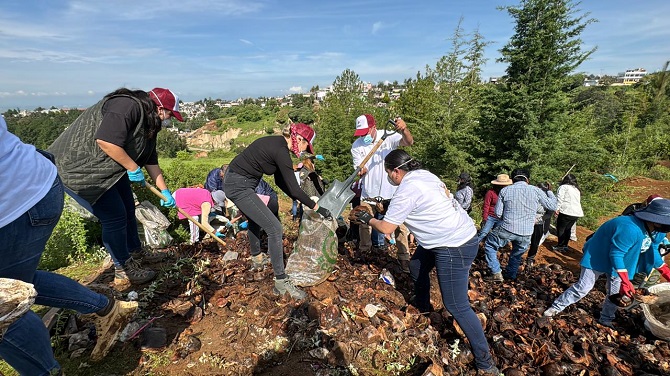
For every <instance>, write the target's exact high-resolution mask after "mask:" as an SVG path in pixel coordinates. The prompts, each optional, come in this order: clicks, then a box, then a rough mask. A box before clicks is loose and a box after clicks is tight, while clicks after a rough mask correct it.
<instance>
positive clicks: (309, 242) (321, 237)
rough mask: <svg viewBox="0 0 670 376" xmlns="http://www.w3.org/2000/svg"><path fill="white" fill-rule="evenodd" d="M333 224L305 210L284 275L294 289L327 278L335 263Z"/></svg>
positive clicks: (315, 283)
mask: <svg viewBox="0 0 670 376" xmlns="http://www.w3.org/2000/svg"><path fill="white" fill-rule="evenodd" d="M336 230H337V221H336V220H335V219H325V218H323V217H322V216H320V215H319V214H318V213H316V212H315V211H313V210H311V209H309V208H305V212H304V214H303V216H302V221H301V222H300V230H299V232H298V240H297V241H296V242H295V244H294V246H293V253H291V255H290V256H289V258H288V262H287V264H286V274H288V275H289V277H290V278H291V280H292V281H293V282H294V283H295V284H296V285H298V286H303V287H304V286H315V285H318V284H319V283H321V282H323V281H325V280H326V278H328V275H329V274H330V272H332V271H333V267H334V266H335V263H337V235H335V231H336Z"/></svg>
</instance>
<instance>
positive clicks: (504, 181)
mask: <svg viewBox="0 0 670 376" xmlns="http://www.w3.org/2000/svg"><path fill="white" fill-rule="evenodd" d="M512 183H513V182H512V179H510V178H509V175H507V174H500V175H498V176H497V177H496V180H491V184H495V185H511V184H512Z"/></svg>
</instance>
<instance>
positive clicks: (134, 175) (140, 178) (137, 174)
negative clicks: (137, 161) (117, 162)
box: [126, 167, 145, 186]
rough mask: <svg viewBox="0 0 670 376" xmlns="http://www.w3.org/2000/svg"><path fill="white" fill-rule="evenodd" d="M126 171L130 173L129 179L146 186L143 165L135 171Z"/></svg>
mask: <svg viewBox="0 0 670 376" xmlns="http://www.w3.org/2000/svg"><path fill="white" fill-rule="evenodd" d="M126 173H127V174H128V179H130V181H131V182H132V183H137V184H139V185H141V186H144V184H145V181H144V172H142V167H138V168H137V170H135V171H130V170H128V171H126Z"/></svg>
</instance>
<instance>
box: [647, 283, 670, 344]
mask: <svg viewBox="0 0 670 376" xmlns="http://www.w3.org/2000/svg"><path fill="white" fill-rule="evenodd" d="M648 290H649V292H650V293H652V294H657V295H659V296H662V297H663V296H665V297H667V296H670V283H668V282H665V283H659V284H656V285H653V286H650V287H649V288H648ZM656 304H663V305H667V306H669V307H670V301H669V300H668V299H667V298H661V299H659V300H658V301H657V302H656V303H654V304H652V306H653V305H656ZM640 306H641V307H642V312H643V313H644V319H645V320H644V327H645V328H646V329H647V330H649V331H650V332H651V333H652V334H653V335H655V336H656V337H658V338H660V339H663V340H666V341H670V326H668V325H666V323H670V321H668V319H667V318H666V319H665V320H664V321H665V322H661V321H660V320H658V318H657V317H655V316H654V314H653V313H652V308H651V307H650V305H648V304H645V303H642V304H640ZM667 314H668V315H667V316H670V312H667ZM664 316H666V315H665V314H664Z"/></svg>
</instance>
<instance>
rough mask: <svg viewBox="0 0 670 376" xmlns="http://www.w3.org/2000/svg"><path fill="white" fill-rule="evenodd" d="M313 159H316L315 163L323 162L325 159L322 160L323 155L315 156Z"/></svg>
mask: <svg viewBox="0 0 670 376" xmlns="http://www.w3.org/2000/svg"><path fill="white" fill-rule="evenodd" d="M314 158H316V160H317V161H325V160H326V158H324V157H323V155H321V154H317V155H315V156H314Z"/></svg>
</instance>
